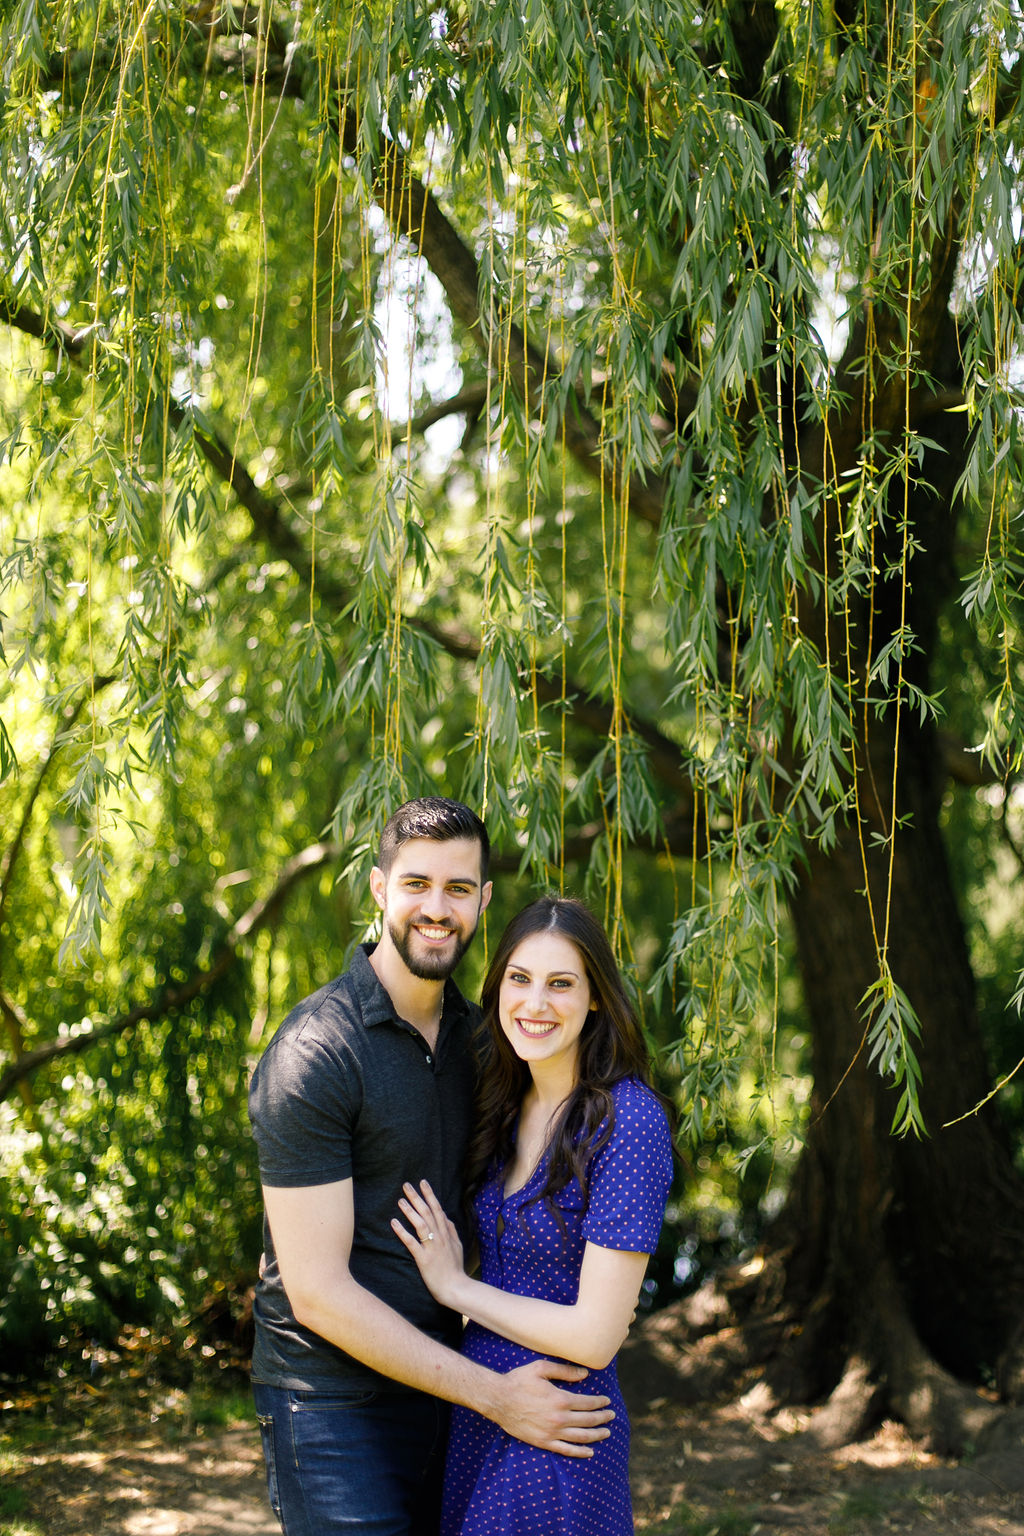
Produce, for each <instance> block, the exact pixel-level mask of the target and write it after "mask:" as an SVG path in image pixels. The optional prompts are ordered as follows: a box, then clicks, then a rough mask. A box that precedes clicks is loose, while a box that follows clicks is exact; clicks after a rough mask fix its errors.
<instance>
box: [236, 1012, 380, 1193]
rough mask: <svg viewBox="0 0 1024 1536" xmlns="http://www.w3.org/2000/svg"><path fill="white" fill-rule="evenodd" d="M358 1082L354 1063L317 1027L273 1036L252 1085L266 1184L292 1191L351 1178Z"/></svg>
mask: <svg viewBox="0 0 1024 1536" xmlns="http://www.w3.org/2000/svg"><path fill="white" fill-rule="evenodd" d="M358 1088H359V1085H358V1081H357V1075H356V1073H355V1072H354V1070H353V1069H352V1064H351V1063H350V1062H347V1061H344V1060H343V1059H341V1053H339V1051H338V1049H337V1047H336V1046H335V1047H328V1046H327V1045H326V1044H325V1042H324V1041H323V1040H321V1039H319V1038H318V1037H317V1034H316V1032H315V1031H313V1030H310V1029H308V1028H307V1029H302V1030H296V1031H294V1032H291V1031H289V1032H286V1033H282V1035H281V1037H280V1038H279V1039H275V1040H274V1041H272V1042H271V1044H270V1046H269V1047H268V1048H267V1051H266V1052H265V1054H264V1056H263V1057H262V1059H261V1060H260V1061H259V1063H258V1064H257V1066H256V1070H255V1072H254V1073H253V1075H252V1079H251V1082H250V1085H249V1119H250V1121H251V1122H252V1128H253V1135H254V1137H255V1139H256V1147H257V1151H258V1154H259V1164H260V1178H261V1180H262V1182H263V1183H264V1184H266V1185H268V1186H269V1187H271V1188H279V1189H294V1188H303V1187H310V1186H312V1185H316V1184H334V1183H337V1182H340V1181H341V1180H342V1179H347V1178H350V1177H351V1174H352V1127H353V1124H354V1121H355V1118H356V1115H357V1114H358V1101H359V1091H358Z"/></svg>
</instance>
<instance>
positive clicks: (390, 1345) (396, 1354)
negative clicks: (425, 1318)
mask: <svg viewBox="0 0 1024 1536" xmlns="http://www.w3.org/2000/svg"><path fill="white" fill-rule="evenodd" d="M263 1199H264V1204H265V1207H266V1212H267V1220H268V1221H269V1223H270V1230H271V1234H272V1236H273V1239H274V1249H275V1251H276V1253H277V1262H278V1267H279V1268H280V1271H281V1280H282V1283H283V1285H284V1288H285V1291H286V1292H287V1295H288V1300H289V1302H290V1303H291V1308H292V1311H293V1312H294V1314H295V1317H296V1319H297V1320H298V1321H299V1322H300V1323H301V1324H302V1325H303V1327H305V1328H309V1329H311V1330H312V1331H313V1332H314V1333H318V1334H320V1335H321V1337H322V1338H325V1339H327V1340H329V1342H330V1343H332V1344H336V1345H338V1346H339V1348H341V1349H343V1350H344V1351H345V1352H346V1354H349V1355H352V1356H353V1357H354V1358H355V1359H357V1360H360V1361H362V1363H363V1364H364V1365H368V1366H370V1367H371V1368H372V1369H373V1370H375V1371H380V1372H381V1374H382V1375H384V1376H390V1377H392V1378H393V1379H394V1380H395V1381H400V1382H402V1383H404V1385H406V1386H409V1387H416V1388H418V1389H419V1390H420V1391H423V1392H431V1393H433V1395H434V1396H435V1397H443V1398H445V1399H446V1400H447V1401H448V1402H452V1403H461V1404H462V1405H463V1406H465V1407H467V1408H473V1409H475V1410H476V1412H477V1413H480V1414H483V1416H484V1417H485V1418H488V1419H493V1420H494V1422H495V1423H496V1424H499V1425H500V1426H501V1428H502V1429H504V1430H505V1431H506V1432H507V1433H508V1434H510V1435H514V1436H515V1437H516V1438H517V1439H519V1440H524V1441H526V1443H527V1444H528V1445H536V1446H539V1447H540V1448H541V1449H542V1450H548V1451H558V1452H560V1453H561V1454H562V1455H564V1456H592V1455H593V1449H592V1445H593V1442H594V1441H597V1440H603V1439H605V1438H606V1436H607V1435H608V1433H609V1431H608V1429H607V1428H605V1425H606V1424H607V1423H608V1421H609V1420H610V1419H612V1418H614V1417H615V1415H614V1413H612V1412H611V1411H610V1410H609V1408H608V1398H607V1397H588V1396H586V1395H583V1394H580V1393H573V1392H567V1391H565V1390H564V1389H563V1388H560V1387H556V1386H555V1385H554V1381H553V1380H552V1378H556V1377H557V1378H559V1379H561V1380H564V1381H579V1380H581V1379H582V1378H583V1376H585V1374H586V1372H585V1371H583V1370H580V1369H579V1368H578V1367H576V1366H569V1365H562V1364H559V1363H555V1362H553V1361H544V1360H539V1361H534V1362H532V1363H531V1364H529V1365H524V1366H519V1367H518V1368H517V1369H516V1370H514V1371H509V1372H508V1373H507V1374H505V1375H501V1374H500V1373H498V1372H496V1371H491V1370H488V1369H487V1368H486V1367H485V1366H482V1365H477V1364H476V1363H475V1362H474V1361H472V1360H467V1359H465V1358H464V1356H462V1355H460V1354H458V1353H457V1352H456V1351H455V1350H452V1349H448V1348H446V1346H445V1345H443V1344H439V1343H438V1342H437V1341H436V1340H435V1339H431V1338H429V1337H428V1336H427V1335H426V1334H423V1333H421V1332H420V1331H419V1329H418V1328H415V1327H413V1325H412V1323H410V1322H409V1321H408V1320H407V1319H406V1318H404V1317H402V1316H400V1315H399V1313H397V1312H395V1311H394V1309H393V1308H391V1307H389V1306H388V1305H387V1303H386V1302H383V1301H381V1300H380V1298H379V1297H377V1296H374V1295H373V1293H372V1292H371V1291H368V1290H367V1289H366V1288H365V1286H362V1285H360V1284H359V1283H358V1282H357V1281H356V1280H354V1279H353V1278H352V1275H351V1273H350V1271H349V1256H350V1254H351V1251H352V1233H353V1223H354V1217H353V1197H352V1180H351V1179H343V1180H340V1181H339V1182H337V1183H334V1184H318V1185H313V1186H310V1187H306V1188H301V1189H281V1188H274V1187H272V1186H267V1185H264V1188H263Z"/></svg>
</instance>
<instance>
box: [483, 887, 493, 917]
mask: <svg viewBox="0 0 1024 1536" xmlns="http://www.w3.org/2000/svg"><path fill="white" fill-rule="evenodd" d="M493 891H494V885H493V883H492V881H490V880H488V881H486V882H485V884H484V887H483V889H482V891H481V892H480V911H481V912H482V911H483V909H484V907H486V905H487V903H488V902H489V901H490V899H491V895H492V893H493Z"/></svg>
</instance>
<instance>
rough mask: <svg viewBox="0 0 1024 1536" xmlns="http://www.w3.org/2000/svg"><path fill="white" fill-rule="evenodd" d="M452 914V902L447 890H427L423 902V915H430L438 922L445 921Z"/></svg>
mask: <svg viewBox="0 0 1024 1536" xmlns="http://www.w3.org/2000/svg"><path fill="white" fill-rule="evenodd" d="M451 915H452V904H451V900H450V898H449V896H448V892H447V891H446V890H444V888H443V887H442V889H441V890H437V891H434V890H432V891H428V892H427V898H426V900H425V901H424V903H423V916H424V917H432V918H434V919H435V920H436V921H438V922H443V921H446V920H447V919H448V918H450V917H451Z"/></svg>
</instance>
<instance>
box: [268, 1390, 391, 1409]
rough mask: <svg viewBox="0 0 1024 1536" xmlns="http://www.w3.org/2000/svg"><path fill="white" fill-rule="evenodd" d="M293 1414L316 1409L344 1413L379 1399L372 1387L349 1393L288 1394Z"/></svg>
mask: <svg viewBox="0 0 1024 1536" xmlns="http://www.w3.org/2000/svg"><path fill="white" fill-rule="evenodd" d="M288 1397H289V1400H290V1402H291V1409H292V1412H293V1413H304V1412H305V1411H306V1410H313V1409H318V1410H322V1411H324V1412H326V1413H344V1412H345V1410H346V1409H352V1408H368V1407H369V1406H370V1404H371V1403H375V1402H376V1401H377V1399H378V1398H379V1397H380V1393H379V1392H378V1391H376V1389H375V1388H373V1387H362V1388H353V1389H352V1390H351V1391H332V1392H289V1394H288Z"/></svg>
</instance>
